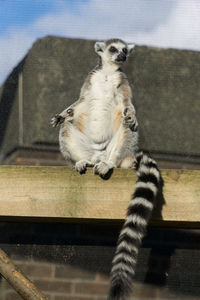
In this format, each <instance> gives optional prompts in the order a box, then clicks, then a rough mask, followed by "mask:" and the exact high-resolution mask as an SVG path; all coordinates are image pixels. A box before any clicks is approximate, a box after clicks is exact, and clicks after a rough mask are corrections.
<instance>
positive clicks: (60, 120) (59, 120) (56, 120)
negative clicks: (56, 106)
mask: <svg viewBox="0 0 200 300" xmlns="http://www.w3.org/2000/svg"><path fill="white" fill-rule="evenodd" d="M64 120H65V118H63V117H61V116H60V115H59V114H56V115H55V117H53V118H52V119H51V125H52V127H56V126H58V125H60V124H62V123H63V122H64Z"/></svg>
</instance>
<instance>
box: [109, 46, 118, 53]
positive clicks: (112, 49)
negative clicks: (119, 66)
mask: <svg viewBox="0 0 200 300" xmlns="http://www.w3.org/2000/svg"><path fill="white" fill-rule="evenodd" d="M109 51H110V52H111V53H115V52H118V50H117V48H115V47H114V46H111V47H110V49H109Z"/></svg>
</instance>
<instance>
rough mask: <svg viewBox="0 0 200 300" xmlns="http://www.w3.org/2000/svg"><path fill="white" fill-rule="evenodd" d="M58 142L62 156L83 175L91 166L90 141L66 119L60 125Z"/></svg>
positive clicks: (91, 151) (92, 151) (91, 152)
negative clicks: (73, 164) (72, 163)
mask: <svg viewBox="0 0 200 300" xmlns="http://www.w3.org/2000/svg"><path fill="white" fill-rule="evenodd" d="M59 142H60V150H61V152H62V154H63V156H64V157H65V159H66V160H70V161H72V162H74V163H75V169H76V170H77V171H78V172H80V173H83V172H85V170H86V168H87V167H88V166H92V163H91V157H92V156H93V154H94V150H93V149H91V146H90V145H91V141H90V140H89V138H88V137H87V136H86V135H85V134H84V133H82V132H81V131H80V130H79V129H78V128H77V126H76V125H75V124H74V123H73V122H70V121H68V120H67V118H66V119H65V120H64V122H63V123H62V125H61V129H60V132H59Z"/></svg>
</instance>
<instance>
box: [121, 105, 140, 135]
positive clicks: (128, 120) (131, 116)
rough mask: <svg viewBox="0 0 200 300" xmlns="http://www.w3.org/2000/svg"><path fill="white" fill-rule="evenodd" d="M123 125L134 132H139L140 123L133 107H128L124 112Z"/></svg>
mask: <svg viewBox="0 0 200 300" xmlns="http://www.w3.org/2000/svg"><path fill="white" fill-rule="evenodd" d="M123 115H124V120H123V124H124V125H125V126H126V127H129V128H130V129H131V130H132V131H137V128H138V122H137V119H136V115H135V110H134V109H133V108H132V107H126V108H125V109H124V112H123Z"/></svg>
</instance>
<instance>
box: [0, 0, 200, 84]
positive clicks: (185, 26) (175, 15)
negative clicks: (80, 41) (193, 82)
mask: <svg viewBox="0 0 200 300" xmlns="http://www.w3.org/2000/svg"><path fill="white" fill-rule="evenodd" d="M59 3H60V2H59ZM199 32H200V1H198V0H165V1H159V0H134V1H133V0H124V1H120V0H115V1H114V0H110V1H106V0H91V1H89V2H79V1H77V10H76V11H74V10H72V9H70V7H69V6H67V5H65V2H62V9H60V10H59V9H58V6H57V9H56V12H55V13H50V14H47V15H44V16H43V17H40V18H39V19H38V20H37V21H35V22H34V23H32V24H30V25H29V26H27V27H23V28H17V29H16V28H10V30H9V31H8V32H7V34H4V36H2V37H1V36H0V49H1V50H0V52H1V55H0V83H2V82H3V80H5V77H6V76H7V75H8V73H9V72H10V71H11V70H12V68H13V67H14V66H16V65H17V63H18V62H19V61H20V60H21V59H22V58H23V57H24V55H25V54H26V52H27V51H28V49H29V48H30V47H31V45H32V43H33V41H34V40H35V39H36V38H38V37H42V36H45V35H48V34H53V35H59V36H66V37H81V38H86V39H107V38H112V37H119V38H122V39H125V40H126V41H131V42H135V43H138V44H142V45H153V46H158V47H171V48H179V49H193V50H198V51H200V39H199Z"/></svg>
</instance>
